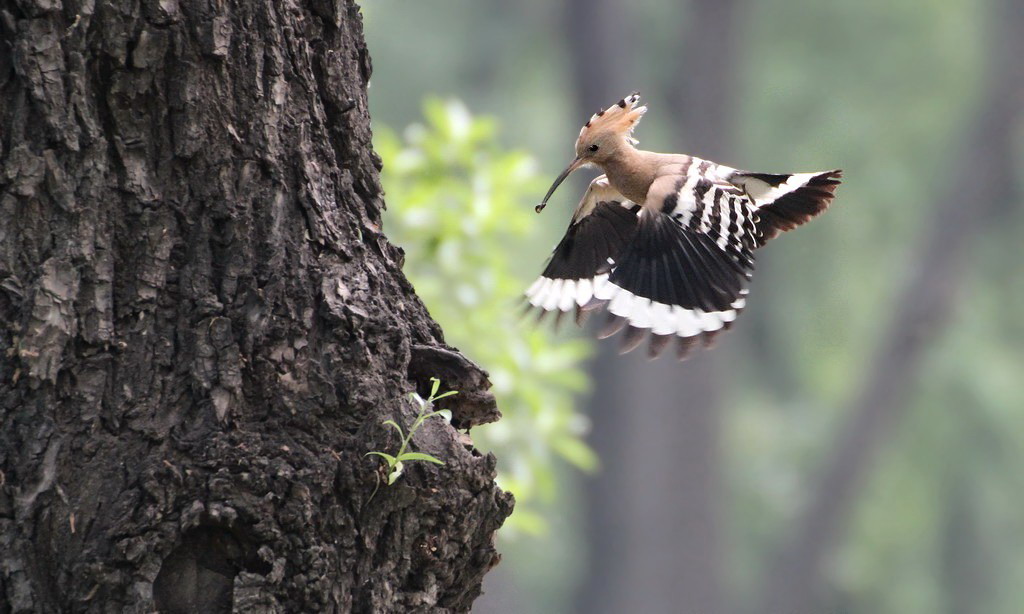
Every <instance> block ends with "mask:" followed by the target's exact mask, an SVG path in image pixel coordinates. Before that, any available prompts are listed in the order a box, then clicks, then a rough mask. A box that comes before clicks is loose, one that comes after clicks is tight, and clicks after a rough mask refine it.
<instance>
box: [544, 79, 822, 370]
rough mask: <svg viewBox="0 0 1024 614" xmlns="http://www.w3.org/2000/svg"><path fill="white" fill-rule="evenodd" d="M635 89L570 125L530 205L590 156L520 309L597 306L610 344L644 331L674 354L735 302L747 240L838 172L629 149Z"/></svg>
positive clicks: (797, 218) (789, 222)
mask: <svg viewBox="0 0 1024 614" xmlns="http://www.w3.org/2000/svg"><path fill="white" fill-rule="evenodd" d="M639 101H640V95H639V93H638V92H634V93H633V94H631V95H630V96H627V97H626V98H623V99H622V100H620V101H619V102H618V103H617V104H615V105H613V106H612V107H610V108H609V109H607V110H602V111H598V112H597V113H596V114H594V116H593V117H591V118H590V121H588V122H587V123H586V125H585V126H583V129H582V130H580V136H579V138H578V139H576V157H575V158H574V159H573V161H572V162H571V163H570V164H569V166H568V167H566V169H565V170H564V171H562V174H561V175H559V176H558V178H557V179H555V182H554V183H553V184H552V185H551V189H549V190H548V193H547V195H545V196H544V200H543V201H542V202H541V203H540V204H539V205H537V208H536V209H537V213H540V212H541V210H542V209H544V207H545V206H546V205H547V202H548V199H550V198H551V195H552V194H553V193H554V192H555V190H556V189H557V188H558V186H559V185H560V184H561V183H562V181H564V180H565V178H566V177H568V176H569V175H570V174H571V173H572V172H573V171H575V170H576V169H579V168H582V167H585V166H597V167H599V168H600V169H601V170H602V171H604V174H602V175H600V176H599V177H597V178H596V179H594V180H593V181H591V182H590V186H589V187H588V188H587V190H586V192H585V193H584V194H583V199H582V200H580V203H579V205H577V207H576V210H575V211H574V212H573V215H572V220H571V222H570V223H569V228H568V230H567V231H566V233H565V236H564V237H563V238H562V240H561V241H560V242H559V243H558V245H557V246H556V247H555V250H554V252H553V253H552V255H551V259H550V260H549V261H548V264H547V267H546V268H545V269H544V272H543V273H542V274H541V276H540V278H538V279H537V281H535V282H534V283H533V284H532V285H531V286H530V287H529V289H528V290H527V291H526V298H527V299H528V300H529V303H530V305H531V306H532V307H536V308H539V309H541V310H543V312H552V311H553V312H556V313H557V314H558V315H559V317H561V316H562V315H564V314H565V313H567V312H569V311H574V312H575V314H576V320H577V322H580V321H582V318H583V316H585V315H586V314H587V313H588V312H590V311H593V310H597V309H601V308H604V309H605V311H606V312H607V314H608V321H607V322H606V324H605V325H604V327H603V328H602V329H601V331H600V333H599V334H598V336H599V337H600V338H602V339H604V338H606V337H610V336H612V335H614V334H615V333H617V332H619V331H620V330H622V329H625V333H624V334H623V335H622V345H621V351H622V353H625V352H629V351H631V350H633V349H635V348H636V347H637V346H639V345H640V344H641V343H643V341H644V339H645V338H647V337H650V344H649V346H648V354H649V356H650V357H651V358H656V357H657V356H659V355H660V354H661V353H662V351H663V350H664V349H665V347H666V346H667V345H668V344H669V343H670V342H671V341H672V340H673V339H675V340H676V345H677V355H678V357H679V358H680V360H682V359H683V358H685V357H686V356H687V355H688V354H689V353H690V351H691V350H692V348H693V347H694V346H696V345H698V343H703V345H705V346H709V345H710V344H711V343H712V342H713V340H714V338H715V336H716V335H718V334H719V333H720V332H721V331H723V330H725V329H728V328H729V327H730V326H731V325H732V322H733V321H734V320H735V319H736V316H737V315H738V314H739V313H740V311H742V310H743V307H744V306H745V305H746V300H747V284H748V282H749V281H750V276H751V272H752V271H753V269H754V254H753V252H754V250H756V249H758V248H760V247H762V246H763V245H764V244H765V243H766V242H768V240H769V239H772V238H774V237H775V236H776V235H778V234H779V233H780V232H782V231H784V230H792V229H793V228H796V227H797V226H799V225H801V224H803V223H804V222H806V221H808V220H810V219H811V218H812V217H814V216H816V215H818V214H819V213H821V212H822V211H824V210H825V209H827V208H828V206H829V203H830V202H831V201H832V198H833V196H834V193H835V190H836V187H837V186H838V185H839V178H840V177H841V176H842V171H840V170H832V171H824V172H818V173H790V174H776V173H754V172H748V171H741V170H738V169H735V168H730V167H728V166H725V165H722V164H718V163H716V162H711V161H709V160H702V159H700V158H696V157H694V156H688V155H684V154H665V153H655V152H651V151H644V150H641V149H637V148H636V147H635V145H636V143H637V141H636V140H635V139H634V138H633V136H632V134H633V129H634V128H635V127H636V124H637V122H639V121H640V118H641V117H643V115H644V113H646V112H647V107H645V106H639V107H638V106H637V103H638V102H639Z"/></svg>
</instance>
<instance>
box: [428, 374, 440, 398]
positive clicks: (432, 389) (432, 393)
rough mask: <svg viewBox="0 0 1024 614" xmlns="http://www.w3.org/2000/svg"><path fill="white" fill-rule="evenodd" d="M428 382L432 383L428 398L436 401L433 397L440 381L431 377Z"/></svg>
mask: <svg viewBox="0 0 1024 614" xmlns="http://www.w3.org/2000/svg"><path fill="white" fill-rule="evenodd" d="M430 381H431V382H433V384H432V385H431V386H430V398H431V399H436V398H437V397H435V396H434V395H435V394H437V391H438V390H439V389H440V388H441V380H439V379H437V378H436V377H432V378H430Z"/></svg>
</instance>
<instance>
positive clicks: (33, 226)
mask: <svg viewBox="0 0 1024 614" xmlns="http://www.w3.org/2000/svg"><path fill="white" fill-rule="evenodd" d="M0 32H2V37H0V38H2V40H0V324H2V326H0V351H2V354H0V356H2V357H0V612H152V611H154V610H158V611H162V612H228V611H231V610H232V608H234V610H235V611H246V612H261V611H262V612H314V611H315V612H349V611H354V612H371V611H372V612H390V611H401V612H414V611H430V612H438V611H440V612H443V611H452V612H456V611H460V612H461V611H467V610H468V609H469V607H470V604H471V603H472V601H473V599H474V598H475V597H476V596H477V595H478V594H479V591H480V583H481V579H482V577H483V575H484V573H485V572H486V571H487V570H488V569H489V568H490V567H492V566H493V565H494V564H495V563H496V562H497V560H498V555H497V553H496V552H495V550H494V546H493V538H494V533H495V530H496V529H497V528H498V527H499V526H500V524H501V523H502V521H503V519H504V518H505V517H506V516H507V515H508V514H509V512H510V511H511V505H512V501H511V497H510V496H509V495H507V494H506V493H504V492H502V491H501V490H499V489H498V488H497V487H496V486H495V484H494V482H493V477H494V458H493V457H492V456H490V455H487V456H481V455H480V454H478V453H477V452H476V451H475V450H473V449H472V447H471V446H467V445H464V444H463V443H462V441H460V438H459V436H458V434H457V433H456V431H455V430H454V429H453V428H452V427H451V426H449V425H447V424H445V423H444V422H443V421H440V420H432V421H429V422H428V423H427V424H426V425H425V426H424V428H423V429H422V430H421V433H420V434H419V435H418V436H417V438H416V441H415V445H416V446H417V448H418V449H421V450H424V451H428V452H430V453H432V454H434V455H436V456H438V457H441V458H442V459H443V460H445V461H446V462H447V465H446V466H444V467H436V466H434V465H428V464H426V463H415V464H410V466H409V467H408V468H407V470H406V474H405V475H404V476H403V477H402V478H401V479H400V480H399V481H398V482H397V483H396V484H395V485H393V486H391V487H383V486H382V487H381V488H380V491H379V492H377V494H376V495H375V496H374V497H372V499H371V492H373V490H374V487H375V485H376V483H377V479H378V477H379V473H378V465H379V463H378V462H376V461H374V460H372V459H364V458H363V455H364V453H366V452H367V451H370V450H382V451H393V449H394V448H395V447H396V440H395V437H394V436H393V434H392V433H391V432H389V431H388V430H387V429H386V428H385V427H383V426H382V425H381V422H382V420H384V419H386V418H395V419H396V420H397V421H398V422H400V423H403V424H407V423H408V422H409V421H410V419H411V418H410V417H411V415H412V414H413V408H412V406H411V403H410V402H409V401H408V400H407V399H406V398H405V395H406V393H407V392H409V391H412V390H414V389H418V390H419V391H420V392H421V393H425V392H426V387H427V386H428V385H429V382H428V379H429V378H430V377H431V376H438V377H440V378H442V380H443V381H444V384H445V386H446V388H447V387H450V388H453V389H456V390H459V395H458V396H456V397H454V398H453V399H452V403H451V404H450V407H451V408H452V409H453V410H454V413H455V420H454V423H455V424H456V425H458V426H469V425H472V424H478V423H481V422H486V421H490V420H494V419H496V418H497V416H498V412H497V409H496V407H495V405H494V401H493V397H492V396H491V395H490V394H489V393H488V392H487V388H488V386H489V383H488V381H487V375H486V373H484V372H483V371H482V370H481V369H480V368H478V367H477V366H475V365H473V364H472V363H470V362H469V361H468V360H466V359H465V358H463V357H462V356H461V355H460V354H459V353H458V352H457V351H455V350H453V349H452V348H449V347H447V346H446V345H445V344H444V341H443V337H442V333H441V330H440V329H439V328H438V326H437V325H436V324H435V323H434V322H433V321H431V320H430V318H429V316H428V314H427V312H426V310H425V309H424V307H423V305H422V304H421V303H420V302H419V300H418V299H417V298H416V296H415V294H414V292H413V289H412V288H411V287H410V285H409V283H408V282H407V281H406V280H405V278H404V277H403V275H402V273H401V262H402V254H401V251H400V250H398V249H396V248H395V247H393V246H391V245H390V244H388V242H387V240H386V239H385V238H384V236H383V235H382V234H381V227H380V211H381V208H382V207H383V201H382V199H381V198H382V197H381V188H380V184H379V182H378V176H377V173H378V170H379V166H380V162H379V159H378V158H377V157H376V156H375V154H374V153H373V152H372V150H371V146H370V129H369V116H368V114H367V108H366V84H367V80H368V79H369V74H370V62H369V58H368V56H367V51H366V48H365V45H364V42H363V37H362V26H361V21H360V16H359V14H358V9H357V7H356V6H355V4H354V3H353V2H352V1H351V0H305V1H303V0H252V1H243V0H223V1H221V0H218V1H214V0H119V1H109V2H99V3H97V2H95V1H94V0H63V1H62V0H15V1H14V2H3V3H2V4H0Z"/></svg>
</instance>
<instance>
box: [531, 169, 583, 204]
mask: <svg viewBox="0 0 1024 614" xmlns="http://www.w3.org/2000/svg"><path fill="white" fill-rule="evenodd" d="M581 166H583V160H582V159H580V158H579V157H577V158H575V159H574V160H573V161H572V162H571V163H569V166H567V167H565V170H564V171H562V174H561V175H559V176H558V178H557V179H555V182H554V183H552V184H551V189H549V190H548V193H547V194H545V195H544V200H542V201H540V204H539V205H537V206H536V207H534V208H533V210H534V211H536V212H537V213H540V212H541V211H543V210H544V207H547V206H548V199H549V198H551V195H552V194H554V193H555V190H557V189H558V186H560V185H562V182H563V181H565V178H566V177H568V176H569V175H571V174H572V172H573V171H574V170H576V169H578V168H579V167H581Z"/></svg>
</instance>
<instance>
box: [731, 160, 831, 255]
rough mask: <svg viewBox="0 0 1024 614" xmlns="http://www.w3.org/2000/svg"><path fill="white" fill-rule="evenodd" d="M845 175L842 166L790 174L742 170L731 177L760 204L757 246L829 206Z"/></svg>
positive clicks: (757, 212) (758, 206)
mask: <svg viewBox="0 0 1024 614" xmlns="http://www.w3.org/2000/svg"><path fill="white" fill-rule="evenodd" d="M842 176H843V171H841V170H839V169H836V170H832V171H825V172H823V173H794V174H789V175H780V174H771V173H746V172H739V173H736V174H735V175H733V176H732V177H731V178H730V181H732V183H734V184H736V185H738V186H740V187H742V188H743V189H744V190H746V192H747V194H749V195H750V197H751V198H753V199H754V202H755V203H756V204H757V209H756V215H757V217H758V221H757V230H758V245H757V246H758V247H761V246H763V245H764V244H765V243H767V242H768V241H769V240H770V239H773V238H775V237H776V236H778V234H779V233H780V232H783V231H786V230H792V229H794V228H796V227H797V226H799V225H801V224H804V223H805V222H807V221H808V220H810V219H811V218H813V217H815V216H816V215H818V214H819V213H821V212H822V211H824V210H825V209H828V206H829V204H831V202H832V199H833V198H834V197H835V191H836V187H837V186H838V185H839V179H840V178H841V177H842Z"/></svg>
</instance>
